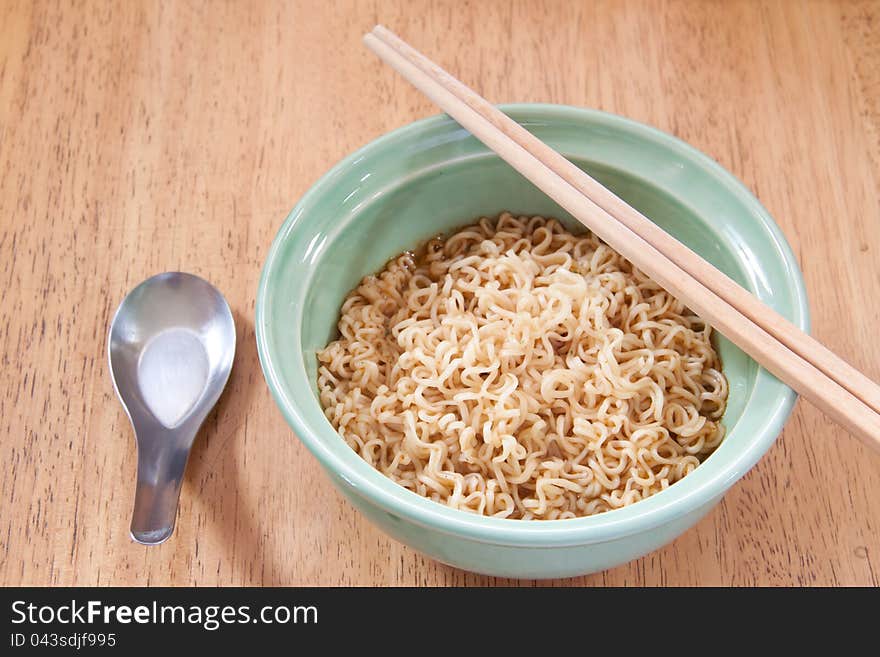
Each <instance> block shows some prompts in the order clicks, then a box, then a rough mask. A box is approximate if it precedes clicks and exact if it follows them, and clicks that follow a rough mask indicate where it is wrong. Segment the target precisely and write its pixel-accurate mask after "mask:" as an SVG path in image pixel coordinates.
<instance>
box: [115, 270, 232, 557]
mask: <svg viewBox="0 0 880 657" xmlns="http://www.w3.org/2000/svg"><path fill="white" fill-rule="evenodd" d="M108 352H109V357H110V374H111V376H112V377H113V387H114V388H115V389H116V394H117V395H118V396H119V400H120V401H121V402H122V405H123V407H124V408H125V412H126V413H127V414H128V419H129V420H131V425H132V427H133V428H134V433H135V440H136V441H137V450H138V469H137V488H136V491H135V498H134V512H133V513H132V518H131V537H132V538H133V539H134V540H135V541H137V542H138V543H142V544H144V545H158V544H159V543H162V542H163V541H165V540H166V539H167V538H168V537H169V536H171V533H172V532H173V531H174V521H175V518H176V516H177V503H178V499H179V498H180V485H181V483H182V481H183V473H184V470H185V469H186V462H187V459H188V458H189V452H190V448H191V447H192V444H193V440H194V439H195V437H196V433H198V430H199V427H200V426H201V424H202V422H204V420H205V418H206V417H207V415H208V413H209V412H210V410H211V409H212V408H213V407H214V404H216V403H217V399H219V397H220V393H221V392H222V391H223V388H224V386H225V385H226V381H227V380H228V379H229V372H230V370H231V369H232V359H233V356H234V355H235V323H234V322H233V319H232V313H231V312H230V310H229V305H228V304H227V303H226V300H225V299H224V298H223V295H221V294H220V292H218V291H217V290H216V288H214V286H212V285H211V284H210V283H208V282H207V281H205V280H202V279H201V278H199V277H198V276H193V275H192V274H184V273H180V272H171V273H167V274H159V275H157V276H153V277H152V278H149V279H147V280H146V281H144V282H143V283H141V284H140V285H138V286H137V287H136V288H134V289H133V290H132V291H131V292H129V294H128V296H127V297H125V299H124V300H123V301H122V303H121V304H120V305H119V308H118V309H117V311H116V315H115V316H114V317H113V321H112V323H111V324H110V337H109V340H108Z"/></svg>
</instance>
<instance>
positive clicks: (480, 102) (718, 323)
mask: <svg viewBox="0 0 880 657" xmlns="http://www.w3.org/2000/svg"><path fill="white" fill-rule="evenodd" d="M364 42H365V44H366V45H367V46H368V47H369V48H370V49H371V50H373V51H374V52H375V53H376V54H377V55H379V57H380V58H382V59H383V60H384V61H385V62H386V63H388V64H390V65H391V66H392V67H393V68H394V69H395V70H397V71H398V72H399V73H401V74H402V75H403V76H404V77H405V78H406V79H407V80H409V81H410V82H411V83H412V84H413V85H414V86H415V87H416V88H417V89H419V90H420V91H422V92H423V93H424V94H425V95H427V96H428V97H429V98H431V100H433V101H434V102H435V103H436V104H437V105H439V106H440V107H441V108H442V109H443V110H444V111H445V112H446V113H447V114H449V115H450V116H451V117H452V118H454V119H455V120H456V121H457V122H458V123H460V124H461V125H462V126H463V127H464V128H466V129H467V130H468V131H470V132H471V133H472V134H473V135H474V136H475V137H477V138H478V139H479V140H480V141H482V142H483V143H484V144H486V145H487V146H488V147H489V148H490V149H491V150H493V151H494V152H495V153H497V154H498V155H499V156H500V157H501V158H502V159H504V160H505V161H506V162H507V163H508V164H510V165H511V166H513V168H514V169H516V170H517V171H519V172H520V173H521V174H522V175H524V176H525V177H526V178H527V179H529V180H530V181H531V182H532V183H533V184H535V185H536V186H537V187H539V188H540V189H541V190H542V191H544V192H545V193H546V194H547V195H548V196H550V197H551V198H552V199H554V200H555V201H556V202H557V203H559V205H561V206H562V207H563V208H565V209H566V210H567V211H568V212H570V213H571V214H572V216H574V217H575V218H576V219H578V220H579V221H580V222H581V223H583V224H584V225H585V226H586V227H587V228H589V229H590V230H592V231H593V232H594V233H595V234H596V235H597V236H598V237H599V238H601V239H602V240H603V241H605V242H606V243H607V244H608V245H609V246H611V247H612V248H613V249H615V250H616V251H618V252H619V253H620V254H621V255H623V256H624V257H625V258H627V259H628V260H629V261H630V262H632V263H633V264H634V265H636V266H637V267H638V268H639V269H641V270H642V271H644V272H645V273H646V274H647V275H648V276H650V277H651V278H653V279H654V280H655V281H657V283H659V284H660V285H661V286H663V287H664V288H665V289H666V290H668V291H669V292H670V293H672V294H674V295H675V296H677V297H678V298H679V299H681V300H682V301H683V302H684V303H685V304H687V305H688V307H690V308H691V309H692V310H693V311H694V312H696V313H697V314H698V315H700V316H701V317H702V318H703V319H704V320H706V321H707V322H709V323H710V324H711V325H712V326H714V327H715V328H716V329H718V330H719V331H720V332H721V333H723V334H724V335H725V336H727V338H728V339H729V340H731V342H733V343H734V344H736V345H737V346H738V347H740V348H741V349H742V350H743V351H745V352H746V353H748V354H749V355H750V356H751V357H752V358H754V359H755V360H756V361H758V362H759V363H761V364H762V365H763V366H764V367H766V368H767V369H768V370H769V371H770V372H771V373H773V374H774V375H775V376H777V377H778V378H779V379H781V380H782V381H783V382H785V383H786V384H788V385H789V386H791V387H792V388H794V389H795V390H796V391H797V392H798V393H800V394H801V395H803V396H804V397H805V398H806V399H808V400H810V401H811V402H812V403H813V404H814V405H815V406H817V407H818V408H819V409H821V410H822V411H823V412H825V413H826V415H828V416H829V417H830V418H832V419H833V420H835V421H836V422H838V423H839V424H840V425H841V426H843V427H845V428H846V429H847V430H849V431H850V432H852V433H853V434H854V435H856V436H857V437H859V438H860V439H862V440H863V441H864V442H865V443H866V444H868V445H870V446H871V447H874V448H875V449H877V450H880V414H878V412H877V411H876V410H874V409H873V408H871V406H870V405H868V404H867V403H866V402H865V401H864V399H870V398H872V397H871V394H870V393H869V392H865V391H863V390H862V388H863V386H855V387H856V388H857V389H858V390H859V391H860V392H859V393H858V394H854V393H852V392H851V391H850V390H848V389H847V388H846V387H844V386H843V385H841V384H840V383H838V382H837V381H836V380H835V379H834V378H832V377H831V376H829V375H828V374H826V373H825V372H824V371H823V370H822V369H821V368H819V367H818V366H817V365H815V364H814V363H812V362H810V360H808V359H807V358H806V357H805V355H800V354H798V353H796V352H795V351H793V350H792V349H791V348H789V347H788V346H786V344H784V343H783V342H782V341H780V340H779V339H778V338H776V337H774V335H772V334H771V333H770V332H768V330H767V329H765V328H763V327H762V326H761V325H760V324H757V323H756V322H755V321H753V320H752V319H751V318H750V317H749V316H747V315H746V314H744V313H743V312H742V311H740V310H739V309H738V308H737V307H735V306H734V305H733V304H732V303H731V302H729V301H728V300H726V299H725V298H724V297H722V296H720V295H719V294H717V293H716V292H714V291H712V290H711V289H710V288H708V287H707V286H706V285H705V284H704V282H702V281H704V278H703V276H702V275H699V274H697V275H694V274H692V273H689V272H688V271H687V270H686V269H685V268H684V267H682V266H680V265H679V264H677V263H676V262H674V261H673V260H672V259H671V258H670V257H668V256H667V255H666V254H665V253H664V252H663V251H661V250H660V249H658V248H657V247H656V246H655V245H654V244H652V243H650V242H649V241H648V240H647V239H645V238H644V237H643V236H642V235H641V234H640V231H634V230H633V229H632V228H631V227H629V226H627V225H626V224H625V223H624V222H622V221H620V220H618V219H617V218H616V217H615V216H614V215H612V214H610V213H609V212H608V211H607V210H605V209H603V208H602V207H601V206H600V205H598V204H597V203H596V202H594V200H593V199H592V198H591V197H590V196H589V195H588V193H587V192H588V190H587V189H581V186H582V185H581V184H580V182H581V181H578V180H577V179H576V178H572V180H573V181H574V182H578V184H577V185H575V184H572V182H571V181H569V180H566V179H565V178H563V177H562V176H561V175H560V174H559V173H557V172H556V171H554V170H553V169H552V168H551V167H550V166H548V164H547V163H546V162H545V161H544V160H542V159H541V157H539V156H538V155H537V154H536V153H535V152H533V151H532V148H531V146H532V145H533V142H532V140H528V141H526V140H523V141H522V142H520V141H519V140H518V139H517V138H516V137H517V136H519V135H518V132H519V131H513V130H510V129H509V125H508V124H507V122H506V121H504V120H501V119H499V118H498V116H497V115H496V114H495V113H494V112H497V110H495V108H493V107H492V106H491V105H489V103H488V102H487V101H485V100H484V99H482V98H480V97H479V96H477V95H476V94H475V93H473V92H470V93H471V94H473V96H472V97H471V103H473V104H471V103H468V102H466V101H465V100H464V99H463V98H461V97H459V94H458V92H460V90H461V89H462V88H465V89H466V87H464V85H462V84H461V83H460V82H458V81H457V80H455V78H452V76H450V75H449V74H448V73H445V72H442V69H439V67H436V65H434V64H433V63H431V62H430V60H427V59H426V58H424V57H423V56H422V55H420V54H419V53H418V52H417V51H415V50H413V49H412V48H410V47H409V46H406V44H404V43H403V42H402V41H401V40H400V39H398V38H396V37H393V35H391V34H390V32H388V31H387V30H385V29H384V28H378V29H377V30H375V31H374V32H373V33H370V34H367V35H366V36H365V37H364ZM404 46H405V48H404ZM405 52H406V53H408V54H405ZM413 60H416V61H419V62H420V63H421V64H422V65H421V66H420V65H417V64H416V63H414V61H413ZM438 71H440V72H442V74H441V73H438ZM444 81H445V83H444ZM487 107H488V108H491V109H492V110H494V112H489V111H486V108H487ZM483 111H486V114H485V115H484V113H483ZM498 114H501V113H500V112H498ZM501 116H502V117H504V119H507V117H506V116H504V115H503V114H501ZM507 120H509V119H507ZM502 126H503V127H507V128H508V130H509V131H508V130H505V129H503V127H502ZM530 136H531V135H530ZM532 139H534V142H537V143H538V144H540V145H541V146H543V148H541V149H540V150H541V151H542V152H543V155H544V157H548V154H547V151H549V152H550V153H554V151H552V149H550V148H549V147H548V146H546V145H545V144H543V143H542V142H540V141H539V140H537V139H535V138H534V137H532ZM544 149H546V150H544ZM556 155H558V154H556ZM559 158H561V159H563V160H564V158H562V156H561V155H559ZM591 180H592V179H591ZM592 183H593V184H594V185H596V186H598V187H601V185H599V184H598V183H596V182H595V181H592ZM603 189H604V188H603ZM606 192H607V190H606ZM607 193H608V194H610V192H607ZM614 198H615V199H617V197H614ZM603 202H607V199H604V201H603ZM617 202H619V203H620V204H623V205H626V204H625V203H624V202H623V201H621V200H620V199H617ZM627 207H628V206H627ZM631 210H632V209H631ZM632 212H635V210H632ZM645 221H646V222H648V220H647V219H645ZM648 223H650V222H648ZM652 225H653V224H652ZM657 231H659V232H660V233H663V231H662V230H660V229H659V228H657ZM663 234H664V235H665V233H663ZM655 237H656V236H655ZM667 237H668V236H667ZM669 239H670V240H672V238H671V237H669ZM673 241H674V240H673ZM679 247H680V248H681V249H684V250H687V249H686V247H684V246H683V245H680V244H679ZM693 255H694V258H698V256H696V254H693ZM699 260H702V259H699ZM690 262H691V263H692V264H693V263H695V262H697V260H694V259H691V261H690ZM706 265H707V266H709V267H711V265H708V263H706ZM713 269H714V268H713ZM716 271H717V270H716ZM718 274H719V275H721V276H723V275H722V274H721V273H720V272H718ZM728 280H729V279H728ZM730 284H731V285H734V286H736V284H735V283H734V282H733V281H730ZM736 287H738V286H736ZM742 293H744V294H745V295H748V296H751V295H749V294H748V292H746V291H744V290H743V291H742ZM752 302H753V303H754V304H757V306H754V308H759V309H763V308H764V306H763V304H761V303H760V302H759V301H758V300H757V299H754V298H752ZM767 310H768V311H769V309H767ZM792 328H793V330H795V331H799V329H797V328H796V327H793V326H792ZM804 337H808V336H805V335H804ZM800 344H803V342H802V341H801V342H800ZM823 349H824V348H823ZM826 351H827V350H826ZM827 353H828V354H830V356H831V357H832V358H833V359H837V357H836V356H834V354H833V353H831V352H830V351H828V352H827ZM806 355H807V356H811V355H812V354H806ZM838 360H839V359H838ZM841 362H842V361H841ZM843 365H844V366H845V367H849V366H848V365H846V364H845V363H844V364H843ZM835 371H838V372H839V371H841V366H840V365H839V364H838V365H837V367H836V368H835ZM860 376H862V375H860ZM863 378H864V379H865V381H868V383H871V382H870V381H869V380H868V379H867V378H866V377H863ZM850 383H851V382H850ZM871 385H874V384H873V383H871Z"/></svg>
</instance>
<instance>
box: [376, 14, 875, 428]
mask: <svg viewBox="0 0 880 657" xmlns="http://www.w3.org/2000/svg"><path fill="white" fill-rule="evenodd" d="M373 34H374V35H375V36H376V37H377V38H379V39H380V40H381V41H383V42H385V43H387V44H388V45H390V46H391V47H392V48H394V49H395V50H396V51H397V52H398V53H400V54H401V55H403V56H404V57H406V58H407V59H408V60H409V61H410V62H411V63H412V64H415V65H416V66H417V67H419V68H420V69H421V70H422V71H423V72H424V73H426V74H428V75H430V76H431V77H432V78H434V80H435V81H437V82H439V83H440V84H441V85H443V86H444V87H445V88H446V89H447V90H448V91H450V92H451V93H453V94H454V95H455V96H457V97H458V98H460V99H461V100H462V101H463V102H464V103H466V104H467V105H468V106H469V107H470V108H471V109H473V110H474V111H475V112H477V113H479V114H480V115H482V116H483V117H484V118H486V119H487V120H488V121H489V122H491V123H492V124H493V125H494V126H495V127H496V128H498V129H499V130H501V131H502V132H503V133H505V134H506V135H508V136H509V137H510V138H511V139H513V140H514V141H516V142H517V143H519V144H520V145H522V146H523V147H524V148H526V149H527V150H528V151H529V152H531V153H532V155H534V156H535V157H537V158H538V159H539V160H541V162H543V163H544V164H546V165H547V166H548V167H549V168H550V169H552V170H553V171H554V172H555V173H556V174H557V175H559V176H561V177H562V179H563V180H565V181H566V182H568V183H569V184H570V185H572V186H573V187H575V188H577V189H578V190H580V191H581V193H583V194H584V196H587V197H588V198H590V199H591V200H592V201H593V202H594V203H595V204H596V205H598V206H599V207H600V208H602V209H603V210H605V211H606V212H607V213H608V214H610V215H611V216H612V217H614V218H615V219H617V220H618V221H620V222H621V223H623V224H624V225H626V226H627V227H628V228H629V229H630V230H632V231H633V232H635V233H638V234H639V235H641V236H642V238H644V240H645V241H646V242H648V243H649V244H651V245H652V246H653V247H654V248H656V249H657V250H658V251H661V252H663V253H664V254H665V255H666V256H667V257H668V258H669V259H670V260H672V261H673V262H674V263H675V264H677V265H678V266H679V267H681V268H682V269H684V270H685V271H686V272H687V273H689V274H690V275H691V276H694V277H696V278H697V279H699V280H700V281H701V282H702V283H703V285H705V286H706V287H707V288H709V289H710V290H712V291H713V292H714V293H715V294H717V295H718V296H720V297H721V298H722V299H724V300H725V301H727V302H728V303H729V304H730V305H732V306H733V307H734V308H736V309H737V310H739V311H740V312H741V313H742V314H743V315H745V316H746V317H748V318H749V319H751V320H752V322H754V323H755V324H758V325H759V326H761V327H762V328H763V329H764V330H765V331H767V332H768V333H769V334H770V335H772V336H773V337H774V338H776V339H777V340H779V341H780V342H782V343H783V344H784V345H785V346H786V347H788V348H789V349H791V350H792V351H793V352H795V353H796V354H798V355H799V356H800V357H801V358H804V359H806V360H808V361H810V362H811V363H812V364H813V365H815V366H816V367H817V368H818V369H820V370H822V372H824V373H825V374H827V375H828V376H829V377H831V378H832V379H834V380H835V381H836V382H837V383H839V384H840V385H841V386H843V387H844V388H846V389H847V390H848V391H849V392H850V393H852V394H853V395H855V396H856V397H858V398H859V399H861V400H862V401H863V402H864V403H865V404H867V405H868V406H870V407H871V408H872V409H874V411H876V412H878V413H880V385H878V384H876V383H874V382H873V381H871V379H869V378H868V377H866V376H865V375H864V374H862V373H861V372H859V371H858V370H857V369H856V368H854V367H853V366H852V365H850V364H849V363H847V362H846V361H845V360H843V359H842V358H840V357H839V356H838V355H837V354H835V353H834V352H832V351H831V350H830V349H828V348H827V347H826V346H825V345H823V344H822V343H821V342H819V341H818V340H816V339H815V338H813V337H811V336H810V335H808V334H807V333H804V332H803V331H802V330H800V329H799V328H798V327H797V326H795V325H794V324H792V323H791V322H790V321H788V320H787V319H786V318H785V317H783V316H782V315H780V314H779V313H778V312H776V311H775V310H773V309H772V308H770V307H769V306H767V305H765V304H763V303H761V302H760V301H759V300H758V299H756V298H755V297H754V296H753V295H752V294H751V293H749V292H748V291H747V290H745V289H743V288H742V287H741V286H740V285H738V284H737V283H736V282H734V281H733V280H731V279H730V278H729V277H728V276H727V275H726V274H724V273H723V272H721V271H719V270H718V269H716V268H715V267H714V266H713V265H712V264H710V263H709V262H708V261H706V260H705V259H704V258H702V257H701V256H700V255H699V254H697V253H695V252H694V251H691V250H690V249H689V248H687V247H686V246H685V245H684V244H682V243H681V242H679V241H678V240H677V239H675V238H674V237H673V236H672V235H670V234H669V233H667V232H666V231H665V230H663V229H662V228H660V227H659V226H657V225H656V224H655V223H653V222H652V221H651V220H650V219H648V218H647V217H645V216H644V215H643V214H642V213H641V212H639V211H638V210H636V209H635V208H633V207H632V206H631V205H629V204H628V203H626V201H624V200H623V199H621V198H619V197H618V196H616V195H615V194H614V193H613V192H612V191H611V190H609V189H608V188H607V187H605V186H603V185H602V184H601V183H599V182H597V181H596V180H595V179H594V178H592V177H591V176H590V175H589V174H587V173H586V172H585V171H582V170H581V169H580V168H578V167H577V166H576V165H575V164H574V163H572V162H570V161H569V160H567V159H566V158H565V157H564V156H562V155H561V154H560V153H558V152H556V151H555V150H553V149H552V148H550V147H549V146H548V145H547V144H545V143H544V142H542V141H541V140H540V139H538V138H537V137H535V136H534V135H533V134H532V133H531V132H529V131H528V130H526V129H525V128H523V127H522V126H521V125H520V124H519V123H517V122H516V121H514V120H513V119H511V118H510V117H509V116H507V115H506V114H504V113H503V112H502V111H500V110H499V109H498V108H496V107H495V106H494V105H492V104H490V103H489V102H488V101H487V100H486V99H485V98H483V97H481V96H480V95H479V94H477V93H476V92H475V91H474V90H473V89H471V88H470V87H468V86H467V85H465V84H464V83H462V82H461V81H460V80H458V79H456V78H454V77H453V76H452V75H450V74H449V73H448V72H447V71H445V70H444V69H442V68H441V67H440V66H438V65H437V64H435V63H434V62H432V61H431V60H430V59H428V58H427V57H425V56H424V55H423V54H421V53H420V52H419V51H417V50H416V49H415V48H413V47H412V46H410V45H409V44H408V43H406V42H405V41H403V40H402V39H401V38H400V37H398V36H397V35H396V34H394V33H393V32H391V31H390V30H389V29H387V28H385V27H383V26H382V25H377V26H376V27H375V28H373Z"/></svg>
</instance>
